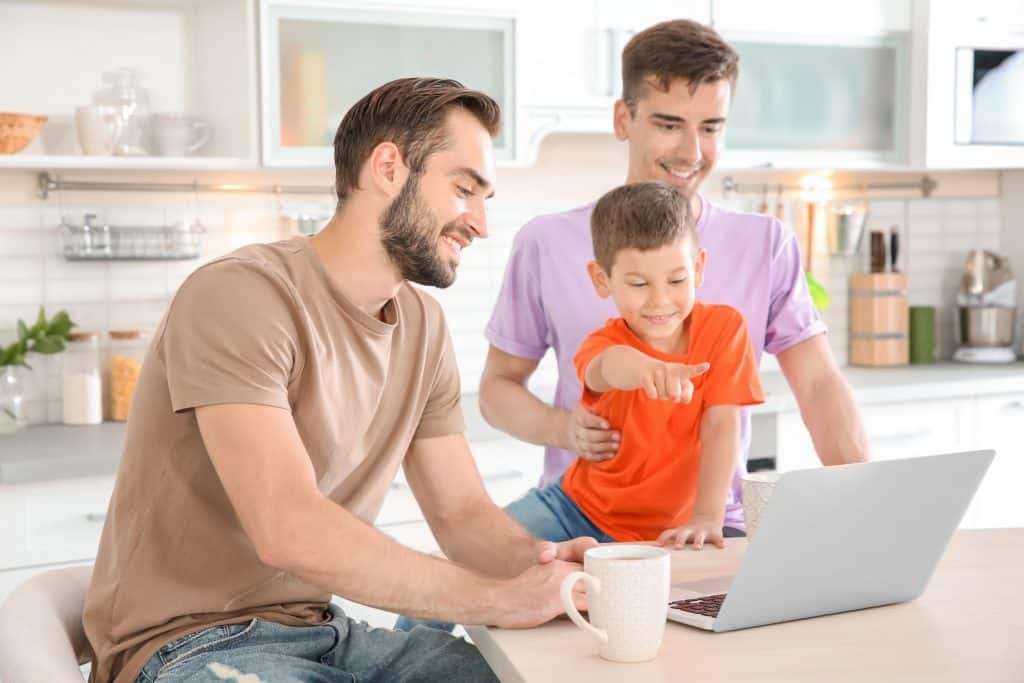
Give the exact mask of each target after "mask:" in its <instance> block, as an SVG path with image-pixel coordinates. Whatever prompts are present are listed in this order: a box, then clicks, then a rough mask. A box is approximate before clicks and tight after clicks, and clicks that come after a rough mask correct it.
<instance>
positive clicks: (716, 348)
mask: <svg viewBox="0 0 1024 683" xmlns="http://www.w3.org/2000/svg"><path fill="white" fill-rule="evenodd" d="M716 309H717V310H715V311H714V317H713V320H714V322H712V324H710V325H708V326H707V333H711V335H712V336H713V337H714V338H715V341H714V342H713V344H712V346H711V354H710V357H709V358H708V360H709V361H710V362H711V369H710V370H708V378H707V380H706V383H705V389H704V405H705V406H714V405H740V406H746V405H753V404H756V403H764V391H763V390H762V389H761V378H760V376H759V375H758V372H757V361H756V359H755V357H754V348H753V345H752V344H751V342H750V333H749V332H748V331H747V324H746V322H745V321H744V320H743V316H742V315H741V314H740V313H739V311H737V310H735V309H733V308H729V307H727V306H720V307H716ZM709 322H711V321H709Z"/></svg>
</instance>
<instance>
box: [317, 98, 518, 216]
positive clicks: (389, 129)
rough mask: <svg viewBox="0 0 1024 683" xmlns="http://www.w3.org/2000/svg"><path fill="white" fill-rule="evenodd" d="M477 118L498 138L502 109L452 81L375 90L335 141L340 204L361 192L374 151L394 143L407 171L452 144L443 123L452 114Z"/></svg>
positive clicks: (416, 170)
mask: <svg viewBox="0 0 1024 683" xmlns="http://www.w3.org/2000/svg"><path fill="white" fill-rule="evenodd" d="M456 108H461V109H465V110H466V111H468V112H469V113H471V114H473V116H475V117H476V118H477V120H479V121H480V123H481V124H482V125H483V126H484V128H486V129H487V132H488V133H490V134H491V137H494V136H495V135H497V134H498V131H499V130H500V129H501V108H500V107H499V106H498V103H497V102H495V101H494V99H493V98H491V97H490V96H489V95H486V94H484V93H482V92H480V91H479V90H472V89H470V88H467V87H465V86H464V85H462V83H459V82H458V81H455V80H452V79H449V78H399V79H397V80H394V81H391V82H389V83H385V84H384V85H382V86H380V87H379V88H376V89H374V90H372V91H371V92H370V93H368V94H367V95H365V96H364V97H363V98H362V99H361V100H359V101H358V102H356V103H355V104H354V105H352V108H351V109H349V110H348V112H346V114H345V116H344V118H342V119H341V124H340V125H339V126H338V132H337V133H335V135H334V169H335V175H334V189H335V192H336V193H337V195H338V203H339V204H340V203H342V202H343V201H345V198H346V197H348V196H349V195H350V194H351V193H352V192H353V191H354V190H358V189H359V172H360V171H361V170H362V167H363V164H364V163H365V162H366V160H367V159H369V158H370V154H371V153H372V152H373V150H374V148H375V147H376V146H377V145H379V144H380V143H382V142H393V143H395V144H396V145H397V146H398V149H399V150H400V151H401V153H402V159H403V160H404V162H405V165H406V166H408V167H409V170H410V171H411V172H412V173H414V174H418V173H421V172H422V171H423V167H424V165H425V164H426V161H427V158H428V157H429V156H430V155H431V154H433V153H435V152H439V151H441V150H443V149H445V148H447V147H448V146H449V145H450V144H451V139H450V137H449V135H448V131H447V130H446V128H445V118H446V117H447V115H448V112H449V111H450V110H452V109H456Z"/></svg>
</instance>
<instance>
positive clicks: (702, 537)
mask: <svg viewBox="0 0 1024 683" xmlns="http://www.w3.org/2000/svg"><path fill="white" fill-rule="evenodd" d="M705 541H707V542H708V543H711V544H712V545H716V546H718V547H719V548H724V547H725V538H724V537H723V536H722V521H721V520H717V519H711V518H710V517H704V516H701V515H694V516H693V517H691V518H690V521H689V522H688V523H687V524H684V525H683V526H681V527H678V528H675V529H669V530H667V531H663V532H662V533H661V536H658V545H660V546H672V547H673V548H675V549H676V550H682V549H683V546H685V545H686V544H687V543H692V544H693V549H694V550H700V549H701V548H703V547H704V542H705Z"/></svg>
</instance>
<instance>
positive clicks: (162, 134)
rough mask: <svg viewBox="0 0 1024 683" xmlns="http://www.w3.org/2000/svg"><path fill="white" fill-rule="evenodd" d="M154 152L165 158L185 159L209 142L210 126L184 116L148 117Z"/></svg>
mask: <svg viewBox="0 0 1024 683" xmlns="http://www.w3.org/2000/svg"><path fill="white" fill-rule="evenodd" d="M150 125H151V127H152V132H153V142H154V143H156V151H157V154H159V155H160V156H165V157H186V156H189V155H190V154H192V153H193V152H195V151H197V150H198V149H199V148H200V147H202V146H203V145H205V144H206V143H207V142H209V140H210V126H209V124H207V123H204V122H203V121H200V120H198V119H195V118H192V117H191V116H187V115H185V114H153V115H152V116H150Z"/></svg>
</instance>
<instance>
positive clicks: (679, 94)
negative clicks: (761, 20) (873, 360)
mask: <svg viewBox="0 0 1024 683" xmlns="http://www.w3.org/2000/svg"><path fill="white" fill-rule="evenodd" d="M738 61H739V60H738V56H737V55H736V53H735V52H734V51H733V50H732V48H730V47H729V46H728V45H727V44H726V43H725V42H724V41H723V40H722V39H721V38H720V37H719V36H718V34H717V33H715V31H714V30H712V29H710V28H708V27H706V26H703V25H701V24H698V23H696V22H692V21H687V20H679V21H669V22H665V23H662V24H658V25H655V26H652V27H650V28H648V29H646V30H644V31H642V32H640V33H638V34H637V35H636V36H634V37H633V39H632V40H630V42H629V43H628V44H627V45H626V48H625V50H624V51H623V53H622V81H623V87H622V99H620V100H619V101H617V102H616V103H615V111H614V123H615V133H616V136H617V137H618V138H619V139H620V140H624V141H626V142H627V143H628V145H629V170H628V174H627V177H626V182H627V183H634V182H640V181H661V182H665V183H668V184H670V185H672V186H674V187H675V188H676V189H677V190H678V191H679V192H681V193H682V194H683V195H684V196H686V197H688V198H689V199H690V201H691V204H692V208H693V212H694V215H695V216H696V217H697V237H698V240H699V241H700V244H701V246H702V247H703V248H704V249H706V250H707V253H708V259H707V267H706V270H705V279H704V284H703V285H702V286H701V287H700V289H698V290H697V298H698V299H699V300H701V301H704V302H708V303H722V304H728V305H730V306H733V307H734V308H736V309H738V310H739V311H740V312H742V313H743V316H744V317H745V318H746V321H747V326H748V327H749V329H750V337H751V340H752V342H753V345H754V351H755V353H756V354H757V357H758V360H760V357H761V354H762V353H763V352H765V351H767V352H768V353H772V354H775V355H776V357H777V358H778V362H779V365H780V366H781V368H782V371H783V373H784V374H785V376H786V380H787V381H788V382H789V385H790V387H791V389H792V390H793V393H794V395H795V396H796V399H797V403H798V404H799V406H800V412H801V415H802V417H803V420H804V423H805V424H806V425H807V427H808V429H809V430H810V433H811V437H812V439H813V441H814V446H815V449H816V450H817V453H818V457H819V458H820V459H821V461H822V463H824V464H826V465H832V464H839V463H847V462H858V461H862V460H864V459H866V439H865V437H864V430H863V428H862V426H861V423H860V418H859V415H858V412H857V407H856V405H855V403H854V401H853V395H852V393H851V391H850V389H849V386H848V385H847V384H846V381H845V380H844V379H843V376H842V375H841V374H840V372H839V369H838V367H837V366H836V363H835V360H834V358H833V357H832V352H831V349H830V348H829V346H828V343H827V341H826V340H825V337H824V332H825V325H824V323H822V321H821V319H820V318H819V317H818V313H817V311H816V310H815V308H814V306H813V304H812V303H811V299H810V295H809V294H808V290H807V284H806V281H805V280H804V272H803V268H802V267H801V258H800V249H799V245H798V243H797V241H796V238H795V236H794V235H793V233H792V232H791V231H790V230H789V229H787V228H786V227H785V226H784V225H782V223H780V222H779V221H778V220H776V219H775V218H772V217H770V216H763V215H758V214H748V213H741V212H737V211H730V210H726V209H723V208H720V207H716V206H713V205H711V204H710V203H709V202H708V201H707V200H706V199H704V198H703V197H702V196H701V195H700V194H698V189H699V187H700V184H701V182H703V180H704V179H705V178H706V177H707V176H708V175H709V174H710V173H711V171H712V170H713V169H714V166H715V163H716V162H717V160H718V154H719V151H720V148H721V145H722V139H723V136H724V131H725V120H726V115H727V114H728V112H729V105H730V103H731V99H732V91H733V88H734V86H735V83H736V77H737V74H738ZM592 209H593V204H588V205H586V206H581V207H579V208H576V209H572V210H570V211H567V212H565V213H560V214H552V215H549V216H540V217H538V218H535V219H534V220H532V221H530V222H529V223H527V224H526V226H524V227H523V229H522V230H521V231H520V232H519V234H518V235H517V236H516V239H515V243H514V245H513V248H512V256H511V258H510V260H509V263H508V268H507V270H506V272H505V280H504V283H503V284H502V288H501V293H500V294H499V297H498V302H497V304H496V306H495V309H494V313H493V315H492V317H491V321H490V323H489V324H488V326H487V330H486V335H487V339H488V340H489V341H490V343H491V348H490V352H489V354H488V357H487V365H486V367H485V368H484V374H483V378H482V379H481V382H480V408H481V411H482V412H483V415H484V417H485V418H486V419H487V421H488V422H490V423H491V424H493V425H494V426H496V427H498V428H499V429H502V430H503V431H506V432H508V433H509V434H511V435H513V436H515V437H517V438H520V439H523V440H524V441H529V442H532V443H539V444H544V445H545V446H546V451H545V462H544V475H543V477H542V478H541V481H540V485H541V486H547V485H549V484H552V483H554V482H556V481H558V479H559V478H560V477H561V476H562V473H563V472H564V471H565V470H566V468H567V467H568V466H569V463H571V462H572V461H573V459H574V458H576V457H577V456H579V457H582V458H586V459H588V460H595V461H597V460H604V459H607V458H611V457H614V456H615V452H616V450H617V448H618V438H619V435H618V433H617V432H614V431H612V430H611V429H609V425H608V424H607V423H606V422H605V421H604V420H603V419H601V418H599V417H597V416H595V415H592V414H591V413H589V412H587V410H586V409H584V408H583V407H582V406H580V405H579V400H580V396H581V390H582V387H581V386H580V383H579V380H578V379H577V378H576V372H575V369H574V367H573V356H574V355H575V353H576V351H577V349H578V348H579V345H580V343H581V342H582V341H583V339H584V338H585V337H586V336H587V335H588V334H590V333H591V332H593V331H594V330H596V329H598V328H599V327H601V326H602V325H603V324H604V322H605V321H606V320H607V319H608V318H611V317H614V316H615V315H616V312H615V308H614V305H613V304H612V303H611V302H610V301H609V300H602V299H599V298H598V297H597V296H596V295H595V294H594V290H593V287H592V286H591V285H590V282H589V280H588V277H587V267H586V266H587V262H589V261H591V260H592V259H593V249H592V246H591V237H590V213H591V210H592ZM549 348H550V349H554V352H555V356H556V358H557V360H558V377H559V379H558V388H557V391H556V393H555V400H554V406H549V405H547V404H546V403H544V402H543V401H541V400H540V399H539V398H537V397H536V396H535V395H533V394H532V393H530V391H529V389H528V388H527V380H528V379H529V377H530V375H531V374H532V373H533V372H534V370H536V368H537V365H538V364H539V362H540V360H541V358H543V356H544V354H545V353H546V352H547V350H548V349H549ZM749 445H750V414H749V411H744V413H743V420H742V425H741V447H742V450H743V453H741V454H737V466H736V472H735V474H734V477H733V486H732V491H731V492H730V495H729V499H728V501H727V503H726V511H725V516H724V523H725V526H726V535H741V534H742V530H743V528H744V525H743V509H742V505H741V501H740V488H739V477H740V475H741V474H742V473H743V472H744V471H745V470H746V452H747V450H748V448H749Z"/></svg>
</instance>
